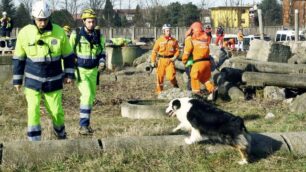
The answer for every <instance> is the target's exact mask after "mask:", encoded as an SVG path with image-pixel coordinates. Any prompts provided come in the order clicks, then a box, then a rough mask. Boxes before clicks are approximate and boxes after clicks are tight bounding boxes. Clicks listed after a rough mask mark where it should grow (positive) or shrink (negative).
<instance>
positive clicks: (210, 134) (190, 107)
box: [166, 97, 251, 164]
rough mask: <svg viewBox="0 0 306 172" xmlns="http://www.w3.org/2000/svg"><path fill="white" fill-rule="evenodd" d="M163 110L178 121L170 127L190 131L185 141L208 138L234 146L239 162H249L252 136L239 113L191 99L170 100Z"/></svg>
mask: <svg viewBox="0 0 306 172" xmlns="http://www.w3.org/2000/svg"><path fill="white" fill-rule="evenodd" d="M166 113H167V114H169V116H176V117H177V119H178V120H179V121H180V124H179V125H178V126H177V127H176V128H174V129H173V132H176V131H178V130H180V129H181V130H186V131H190V132H191V135H190V137H187V138H185V142H186V143H187V144H192V143H196V142H199V141H201V140H203V139H204V137H207V138H208V139H214V140H215V139H218V140H219V141H221V142H223V143H226V144H229V145H231V146H233V147H235V148H236V149H237V150H238V151H239V153H240V156H241V158H242V160H241V161H239V164H247V163H248V153H249V150H250V146H251V137H250V136H249V134H248V131H247V129H246V127H245V125H244V121H243V119H242V118H241V117H239V116H234V115H232V114H231V113H228V112H225V111H223V110H221V109H218V108H216V107H214V106H213V105H211V104H209V103H206V102H204V101H201V100H198V99H192V98H187V97H186V98H178V99H173V100H171V102H170V103H169V105H168V107H167V109H166Z"/></svg>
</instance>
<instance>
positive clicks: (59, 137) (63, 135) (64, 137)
mask: <svg viewBox="0 0 306 172" xmlns="http://www.w3.org/2000/svg"><path fill="white" fill-rule="evenodd" d="M53 133H54V135H55V137H56V138H57V139H58V140H65V139H67V133H66V132H64V134H62V135H60V134H58V133H57V132H56V131H54V132H53Z"/></svg>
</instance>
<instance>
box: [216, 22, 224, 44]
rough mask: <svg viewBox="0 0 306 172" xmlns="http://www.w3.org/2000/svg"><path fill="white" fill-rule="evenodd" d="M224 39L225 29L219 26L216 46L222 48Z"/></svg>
mask: <svg viewBox="0 0 306 172" xmlns="http://www.w3.org/2000/svg"><path fill="white" fill-rule="evenodd" d="M223 39H224V29H223V27H222V26H219V27H218V28H217V31H216V45H217V46H220V48H222V46H223Z"/></svg>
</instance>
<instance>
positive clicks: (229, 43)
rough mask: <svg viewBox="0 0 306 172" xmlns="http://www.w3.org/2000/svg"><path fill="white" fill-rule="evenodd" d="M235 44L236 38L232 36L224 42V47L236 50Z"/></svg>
mask: <svg viewBox="0 0 306 172" xmlns="http://www.w3.org/2000/svg"><path fill="white" fill-rule="evenodd" d="M235 44H236V42H235V38H230V39H229V40H227V41H224V42H223V47H224V48H226V49H228V50H230V51H235V50H236V48H235Z"/></svg>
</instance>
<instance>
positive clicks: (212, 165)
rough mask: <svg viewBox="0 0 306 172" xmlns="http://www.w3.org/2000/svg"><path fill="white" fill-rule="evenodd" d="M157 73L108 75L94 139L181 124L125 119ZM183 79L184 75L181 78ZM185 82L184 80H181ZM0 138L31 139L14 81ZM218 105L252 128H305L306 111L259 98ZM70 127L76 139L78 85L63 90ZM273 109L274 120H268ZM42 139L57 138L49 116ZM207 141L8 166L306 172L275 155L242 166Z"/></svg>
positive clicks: (0, 102) (161, 131)
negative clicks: (128, 105) (210, 149)
mask: <svg viewBox="0 0 306 172" xmlns="http://www.w3.org/2000/svg"><path fill="white" fill-rule="evenodd" d="M154 77H155V76H154V75H152V76H147V75H146V74H141V73H138V74H135V75H118V80H117V81H115V80H114V75H109V74H103V75H102V76H101V84H100V86H99V89H98V93H97V103H96V105H95V106H94V110H93V115H92V119H91V123H92V126H93V128H94V129H95V133H94V136H93V137H94V138H106V137H113V136H118V137H120V136H148V135H167V134H170V132H171V129H172V128H173V127H175V126H176V125H177V121H176V119H174V118H171V119H170V118H165V119H159V120H157V119H156V120H134V119H126V118H122V117H121V114H120V103H121V102H122V101H126V100H129V99H153V98H156V97H155V95H154V87H155V83H154V80H155V79H154ZM179 81H180V83H182V81H181V79H179ZM181 85H182V84H181ZM0 94H1V95H2V96H1V99H0V133H1V135H0V140H1V142H8V141H14V140H26V139H27V138H26V125H27V124H26V123H27V117H26V102H25V99H24V96H23V94H22V93H16V92H15V91H14V90H13V89H12V87H11V86H10V85H9V84H6V85H4V86H2V87H1V89H0ZM217 106H218V107H219V108H222V109H224V110H227V111H229V112H232V113H233V114H236V115H240V116H243V117H244V118H245V120H246V126H247V127H248V129H249V130H250V131H252V132H287V131H304V130H305V128H306V127H305V126H306V120H305V114H292V113H290V112H289V110H288V107H287V106H286V105H283V104H282V103H281V102H273V101H263V100H261V99H258V100H257V99H255V100H251V101H244V102H221V101H218V102H217ZM64 108H65V113H66V129H67V133H68V137H69V139H77V138H79V137H80V136H79V135H78V127H79V126H78V121H79V113H78V109H79V93H78V90H77V88H76V87H75V86H67V87H65V89H64ZM268 112H272V113H274V114H275V115H276V117H275V118H273V119H269V120H267V119H264V116H265V115H266V114H267V113H268ZM42 127H43V140H49V139H54V137H53V136H52V134H51V131H52V126H51V123H50V118H48V116H47V115H46V114H44V115H42ZM204 147H205V145H192V146H188V147H185V148H181V147H178V148H173V149H167V150H164V149H161V150H156V149H150V148H148V149H140V148H135V149H131V150H125V151H122V150H114V151H112V152H107V153H103V154H102V155H101V156H98V157H85V156H82V155H71V156H70V157H67V158H66V159H65V160H64V161H60V160H54V161H53V162H46V163H45V164H40V165H37V166H18V165H14V166H5V167H4V168H3V170H4V171H268V170H269V171H305V169H306V165H305V161H306V158H304V157H297V156H294V155H288V154H286V153H284V152H276V153H275V154H273V155H271V156H269V157H267V158H265V159H259V160H258V161H256V162H254V163H252V164H249V165H246V166H243V167H241V166H239V165H238V164H237V163H236V162H237V161H238V158H239V157H238V156H237V154H236V152H235V151H225V152H222V153H216V154H207V152H205V149H204Z"/></svg>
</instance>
